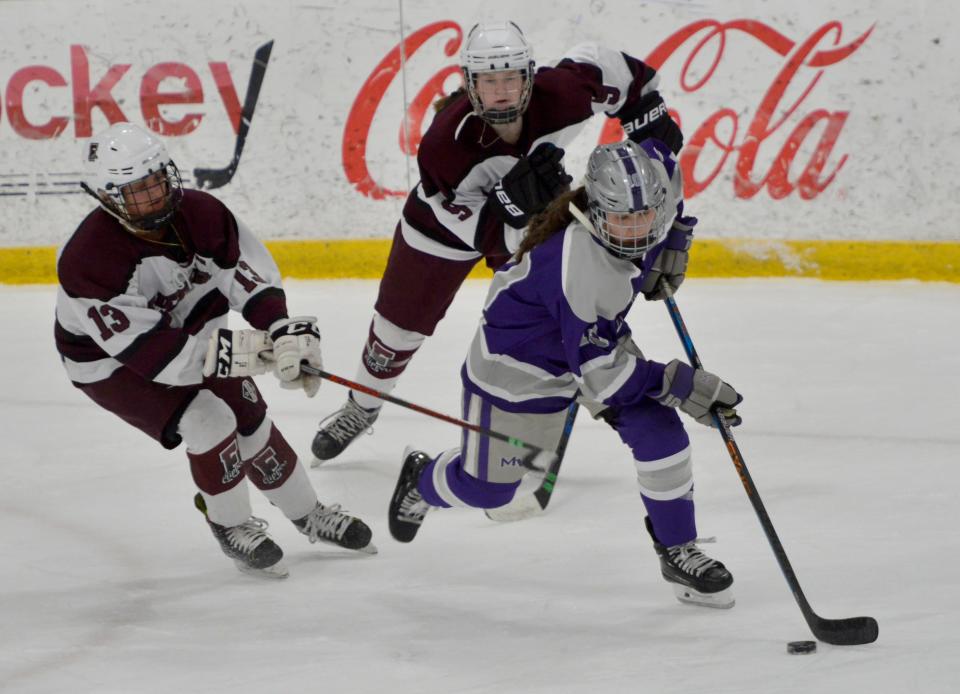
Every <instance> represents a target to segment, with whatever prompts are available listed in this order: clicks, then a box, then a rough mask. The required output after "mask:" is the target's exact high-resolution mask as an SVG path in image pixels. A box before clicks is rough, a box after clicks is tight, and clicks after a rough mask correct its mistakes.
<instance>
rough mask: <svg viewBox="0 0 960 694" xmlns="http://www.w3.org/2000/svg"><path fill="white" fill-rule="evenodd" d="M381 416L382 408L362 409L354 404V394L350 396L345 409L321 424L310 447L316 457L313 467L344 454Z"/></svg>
mask: <svg viewBox="0 0 960 694" xmlns="http://www.w3.org/2000/svg"><path fill="white" fill-rule="evenodd" d="M379 414H380V408H375V409H371V410H368V409H366V408H363V407H360V405H358V404H357V403H356V402H354V400H353V394H352V393H351V394H350V395H348V396H347V402H346V404H345V405H344V406H343V407H341V408H340V409H339V410H337V411H336V412H334V413H333V414H332V415H330V416H329V417H327V418H326V419H324V420H323V421H322V422H320V427H319V430H318V431H317V433H316V435H315V436H314V437H313V444H312V445H311V446H310V449H311V450H312V451H313V455H314V456H315V457H314V461H313V467H317V466H318V465H321V464H322V463H323V462H324V461H325V460H330V459H332V458H336V457H337V456H338V455H340V454H341V453H343V450H344V449H345V448H346V447H347V446H349V445H350V444H351V443H353V440H354V439H356V438H357V437H358V436H360V434H362V433H363V432H365V431H367V430H368V429H370V427H371V426H372V425H373V423H374V422H375V421H377V416H378V415H379Z"/></svg>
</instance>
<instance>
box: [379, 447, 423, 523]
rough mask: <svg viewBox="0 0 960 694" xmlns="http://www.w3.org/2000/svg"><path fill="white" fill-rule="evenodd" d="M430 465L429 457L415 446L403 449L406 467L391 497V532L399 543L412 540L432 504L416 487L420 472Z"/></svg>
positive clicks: (402, 469)
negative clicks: (425, 499)
mask: <svg viewBox="0 0 960 694" xmlns="http://www.w3.org/2000/svg"><path fill="white" fill-rule="evenodd" d="M429 464H430V456H428V455H427V454H426V453H421V452H420V451H415V450H413V449H412V448H409V447H408V448H407V449H406V450H405V451H404V452H403V467H402V468H401V469H400V477H399V478H397V486H396V488H394V490H393V498H392V499H390V511H389V515H388V519H389V521H390V534H391V535H393V539H394V540H396V541H397V542H411V541H412V540H413V538H415V537H416V536H417V531H418V530H419V529H420V525H421V524H422V523H423V517H424V516H426V515H427V511H429V510H430V504H428V503H427V502H426V501H424V500H423V497H422V496H420V492H419V491H418V490H417V482H418V480H419V479H420V473H421V472H422V471H423V468H425V467H426V466H427V465H429Z"/></svg>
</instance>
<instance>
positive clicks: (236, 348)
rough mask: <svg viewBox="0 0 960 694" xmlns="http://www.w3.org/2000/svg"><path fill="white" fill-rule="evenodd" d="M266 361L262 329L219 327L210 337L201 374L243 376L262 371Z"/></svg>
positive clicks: (266, 346) (266, 344)
mask: <svg viewBox="0 0 960 694" xmlns="http://www.w3.org/2000/svg"><path fill="white" fill-rule="evenodd" d="M269 361H270V339H269V338H268V337H267V333H266V331H264V330H227V329H226V328H219V329H218V330H216V331H214V333H213V335H211V336H210V342H209V343H208V345H207V356H206V357H205V358H204V360H203V375H204V376H216V377H217V378H244V377H246V376H258V375H260V374H262V373H266V372H267V369H268V368H269V364H268V362H269Z"/></svg>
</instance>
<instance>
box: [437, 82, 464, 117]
mask: <svg viewBox="0 0 960 694" xmlns="http://www.w3.org/2000/svg"><path fill="white" fill-rule="evenodd" d="M466 94H467V89H466V87H458V88H457V89H455V90H454V91H452V92H450V93H449V94H447V95H446V96H441V97H440V98H439V99H437V100H436V101H435V102H434V103H433V112H434V113H440V112H441V111H442V110H443V109H445V108H446V107H447V106H449V105H450V104H452V103H453V102H454V101H456V100H457V98H458V97H461V96H466Z"/></svg>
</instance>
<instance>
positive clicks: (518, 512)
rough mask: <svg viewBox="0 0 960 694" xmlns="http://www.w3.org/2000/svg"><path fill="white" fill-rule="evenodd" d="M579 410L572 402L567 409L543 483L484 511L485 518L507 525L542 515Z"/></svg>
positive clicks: (577, 405)
mask: <svg viewBox="0 0 960 694" xmlns="http://www.w3.org/2000/svg"><path fill="white" fill-rule="evenodd" d="M579 409H580V403H578V402H577V401H576V400H574V401H573V402H572V403H570V407H568V408H567V418H566V420H565V421H564V423H563V433H562V434H561V435H560V442H559V443H558V444H557V457H556V458H555V459H554V460H553V462H551V463H550V466H549V467H548V468H547V472H546V474H544V476H543V481H542V482H541V483H540V486H539V487H537V488H536V489H535V490H533V492H532V493H530V494H525V495H523V496H520V497H514V498H513V500H512V501H511V502H510V503H509V504H507V505H506V506H499V507H497V508H488V509H486V510H485V511H484V513H486V514H487V518H489V519H490V520H494V521H498V522H500V523H509V522H511V521H518V520H525V519H527V518H532V517H533V516H535V515H537V514H538V513H542V512H543V511H544V510H546V508H547V504H549V503H550V497H551V495H552V494H553V489H554V487H555V486H556V484H557V475H559V474H560V465H561V464H562V463H563V454H564V453H566V451H567V442H568V441H569V440H570V432H572V431H573V422H574V421H575V420H576V418H577V411H578V410H579Z"/></svg>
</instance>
